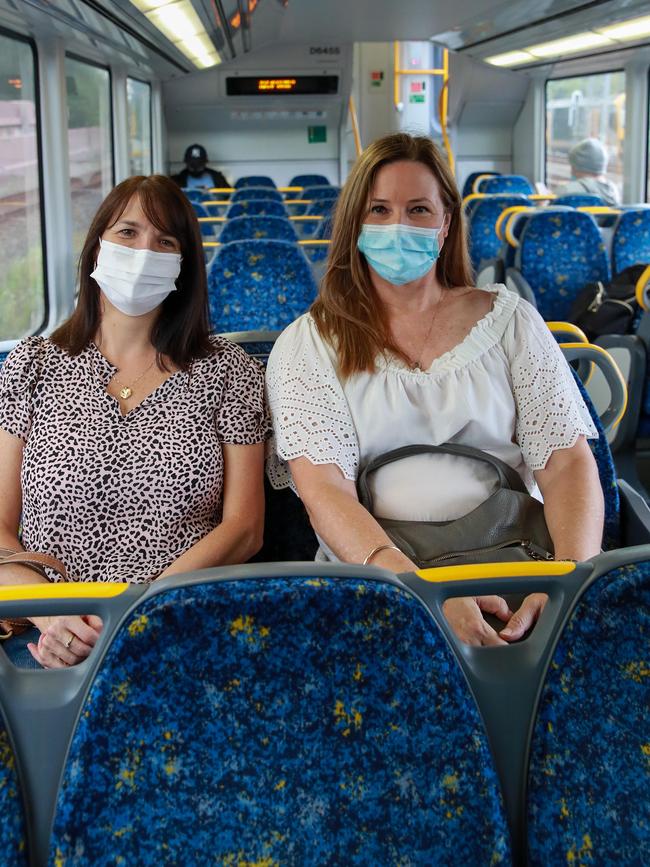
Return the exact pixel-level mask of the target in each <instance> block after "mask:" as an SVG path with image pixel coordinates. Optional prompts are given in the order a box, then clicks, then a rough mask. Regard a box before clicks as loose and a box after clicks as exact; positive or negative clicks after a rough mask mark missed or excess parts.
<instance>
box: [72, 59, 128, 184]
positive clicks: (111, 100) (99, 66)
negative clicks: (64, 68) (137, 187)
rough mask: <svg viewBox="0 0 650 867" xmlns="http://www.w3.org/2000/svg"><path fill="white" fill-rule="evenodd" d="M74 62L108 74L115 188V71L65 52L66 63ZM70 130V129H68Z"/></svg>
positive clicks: (112, 177)
mask: <svg viewBox="0 0 650 867" xmlns="http://www.w3.org/2000/svg"><path fill="white" fill-rule="evenodd" d="M68 58H69V59H70V60H74V61H76V62H77V63H85V64H86V66H94V67H95V69H103V70H104V72H108V105H109V124H110V126H109V134H110V135H109V138H110V142H111V145H110V147H111V188H112V187H114V186H115V138H114V130H115V115H114V111H113V70H112V69H111V67H110V66H106V65H105V64H103V63H99V62H98V61H97V60H89V59H88V58H87V57H83V56H82V55H81V54H76V53H75V52H73V51H64V53H63V59H64V63H65V60H66V59H68ZM68 129H69V127H68Z"/></svg>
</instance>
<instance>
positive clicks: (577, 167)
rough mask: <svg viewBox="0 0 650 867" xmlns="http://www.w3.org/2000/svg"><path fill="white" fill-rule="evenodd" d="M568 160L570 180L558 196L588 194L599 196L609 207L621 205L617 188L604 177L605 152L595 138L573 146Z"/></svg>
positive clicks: (605, 167) (559, 191) (605, 166)
mask: <svg viewBox="0 0 650 867" xmlns="http://www.w3.org/2000/svg"><path fill="white" fill-rule="evenodd" d="M568 159H569V164H570V166H571V174H572V178H571V180H570V181H569V182H568V183H567V184H565V185H564V186H563V187H561V188H560V189H559V190H558V191H557V194H558V195H559V196H564V195H568V194H570V193H588V194H590V195H594V196H600V198H601V199H602V200H603V202H605V204H606V205H610V206H611V207H614V206H616V205H620V204H621V194H620V192H619V189H618V187H617V186H616V184H614V183H613V182H612V181H610V180H609V178H606V177H605V171H606V170H607V151H606V150H605V148H604V147H603V145H602V144H601V143H600V142H599V141H598V139H597V138H586V139H584V140H583V141H581V142H579V143H578V144H577V145H574V146H573V147H572V148H571V150H570V151H569V154H568Z"/></svg>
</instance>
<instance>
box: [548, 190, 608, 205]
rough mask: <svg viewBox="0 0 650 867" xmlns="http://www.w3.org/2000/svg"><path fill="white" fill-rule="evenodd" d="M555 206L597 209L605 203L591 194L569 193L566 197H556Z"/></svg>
mask: <svg viewBox="0 0 650 867" xmlns="http://www.w3.org/2000/svg"><path fill="white" fill-rule="evenodd" d="M553 204H554V205H564V206H566V207H568V208H597V207H602V206H603V205H604V204H605V202H603V200H602V199H601V198H600V196H592V195H591V194H590V193H567V194H566V195H564V196H556V197H555V199H553Z"/></svg>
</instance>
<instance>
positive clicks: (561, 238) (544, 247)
mask: <svg viewBox="0 0 650 867" xmlns="http://www.w3.org/2000/svg"><path fill="white" fill-rule="evenodd" d="M515 264H516V266H517V267H518V268H519V270H520V271H521V273H522V275H523V276H524V277H525V278H526V280H527V281H528V283H529V284H530V287H531V289H532V290H533V292H534V294H535V298H536V300H537V308H538V310H539V312H540V313H541V315H542V316H543V318H544V319H546V320H565V319H568V316H569V311H570V309H571V305H572V304H573V301H574V299H575V297H576V295H577V294H578V292H579V291H580V290H581V289H582V288H583V287H584V286H585V285H586V284H587V283H595V282H597V281H599V280H602V281H603V282H607V281H608V280H609V262H608V259H607V253H606V252H605V245H604V244H603V240H602V237H601V235H600V232H599V231H598V226H597V225H596V223H595V222H594V220H593V219H592V218H591V217H590V216H589V214H585V213H582V212H581V211H556V212H550V213H544V212H543V211H540V212H539V213H535V214H532V215H531V216H530V218H529V219H528V220H527V221H526V225H525V227H524V230H523V233H522V235H521V241H520V246H519V248H518V250H517V256H516V258H515Z"/></svg>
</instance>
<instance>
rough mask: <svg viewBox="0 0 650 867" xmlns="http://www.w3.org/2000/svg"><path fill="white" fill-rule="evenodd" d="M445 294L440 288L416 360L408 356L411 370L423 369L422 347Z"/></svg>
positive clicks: (425, 343) (426, 340)
mask: <svg viewBox="0 0 650 867" xmlns="http://www.w3.org/2000/svg"><path fill="white" fill-rule="evenodd" d="M444 294H445V290H444V289H442V290H441V292H440V297H439V298H438V300H437V301H436V304H435V307H434V308H433V315H432V316H431V321H430V322H429V327H428V328H427V333H426V334H425V335H424V340H423V341H422V345H421V346H420V351H419V352H418V354H417V360H416V361H413V359H412V358H411V357H410V356H409V359H410V361H411V370H420V371H421V370H424V367H423V366H422V353H423V352H424V348H425V346H426V345H427V342H428V340H429V337H430V336H431V330H432V329H433V323H434V322H435V321H436V316H437V315H438V310H439V309H440V306H441V303H442V299H443V296H444Z"/></svg>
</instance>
